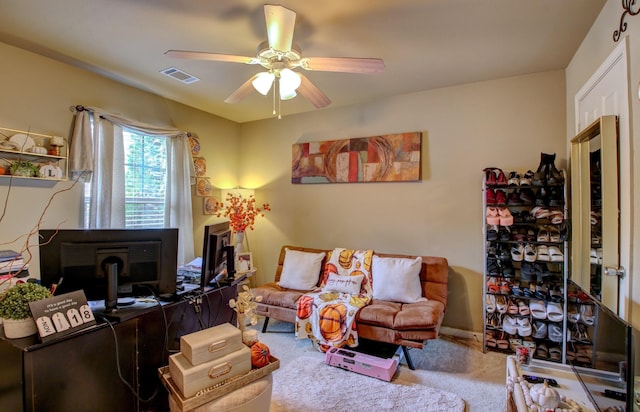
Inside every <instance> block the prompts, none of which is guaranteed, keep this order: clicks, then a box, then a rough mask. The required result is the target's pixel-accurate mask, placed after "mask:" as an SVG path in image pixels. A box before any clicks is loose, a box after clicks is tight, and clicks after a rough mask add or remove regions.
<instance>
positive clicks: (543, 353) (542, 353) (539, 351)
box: [533, 343, 549, 360]
mask: <svg viewBox="0 0 640 412" xmlns="http://www.w3.org/2000/svg"><path fill="white" fill-rule="evenodd" d="M533 356H535V357H536V358H537V359H545V360H546V359H549V349H547V345H545V344H544V343H541V344H540V345H538V346H537V347H536V351H535V352H534V355H533Z"/></svg>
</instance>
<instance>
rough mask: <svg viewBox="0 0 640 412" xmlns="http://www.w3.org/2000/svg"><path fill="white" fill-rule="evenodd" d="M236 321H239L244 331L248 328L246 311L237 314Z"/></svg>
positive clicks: (240, 327)
mask: <svg viewBox="0 0 640 412" xmlns="http://www.w3.org/2000/svg"><path fill="white" fill-rule="evenodd" d="M236 321H237V322H238V329H240V331H242V332H244V331H245V329H246V328H247V315H245V314H244V313H238V314H236Z"/></svg>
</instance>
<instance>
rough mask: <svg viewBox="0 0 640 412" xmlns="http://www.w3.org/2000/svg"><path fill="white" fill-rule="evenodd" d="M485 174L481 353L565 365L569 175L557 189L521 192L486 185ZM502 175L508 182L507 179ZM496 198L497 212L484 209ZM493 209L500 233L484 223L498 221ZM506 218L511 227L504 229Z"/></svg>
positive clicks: (554, 186)
mask: <svg viewBox="0 0 640 412" xmlns="http://www.w3.org/2000/svg"><path fill="white" fill-rule="evenodd" d="M486 170H487V169H485V172H484V174H483V179H482V206H483V207H482V211H483V216H482V218H483V221H484V224H483V238H484V242H483V245H484V253H483V256H484V265H483V266H484V278H483V279H484V287H483V307H484V314H485V322H484V331H483V332H484V339H483V348H484V351H485V352H486V351H500V352H504V353H511V354H513V353H514V352H515V351H516V348H517V347H518V346H525V347H528V348H530V351H531V352H532V353H533V358H534V359H541V360H545V361H551V362H558V363H565V362H566V348H567V335H568V334H567V326H568V325H567V277H568V264H567V263H568V256H569V255H568V252H569V251H568V242H567V239H568V236H569V229H568V224H567V218H568V209H567V201H566V199H567V179H566V172H565V171H564V170H560V171H559V172H560V173H561V175H562V177H564V179H562V181H561V182H557V183H555V184H547V183H546V181H544V184H543V185H542V186H540V185H534V184H531V185H523V186H521V185H520V184H511V185H509V184H504V183H503V184H498V183H496V184H493V183H488V182H487V172H486ZM495 170H496V173H499V171H500V169H495ZM491 173H494V172H493V171H491ZM503 173H505V177H506V179H507V181H508V180H509V174H510V171H504V172H503ZM496 176H497V175H496ZM517 180H518V182H520V181H521V180H520V179H517ZM538 183H539V182H538ZM489 192H491V193H489ZM500 192H501V193H502V194H501V195H499V197H500V199H497V200H502V201H503V202H499V203H501V204H498V202H488V200H487V199H488V197H489V198H492V199H493V198H496V196H498V193H500ZM551 200H553V201H551ZM502 203H504V204H502ZM494 209H495V210H497V211H499V212H500V214H506V215H507V216H506V217H505V218H504V219H503V218H502V217H499V221H500V223H505V225H501V224H498V225H495V226H494V225H493V224H489V223H488V220H491V222H494V221H495V217H494V216H493V214H494ZM505 209H506V210H508V211H509V212H508V213H506V212H505ZM509 214H510V215H511V216H512V217H513V223H512V224H508V223H510V219H509V217H508V215H509ZM488 215H491V216H492V217H491V218H488ZM512 252H513V253H512ZM558 252H560V253H558Z"/></svg>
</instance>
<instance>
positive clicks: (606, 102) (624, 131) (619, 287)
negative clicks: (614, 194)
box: [575, 37, 632, 319]
mask: <svg viewBox="0 0 640 412" xmlns="http://www.w3.org/2000/svg"><path fill="white" fill-rule="evenodd" d="M627 66H628V63H627V38H626V37H625V38H623V39H622V40H621V41H620V43H618V45H617V46H616V48H615V49H614V50H613V52H612V53H611V54H610V55H609V57H608V58H607V59H606V60H605V61H604V63H603V64H602V65H601V66H600V67H599V68H598V70H597V71H596V72H595V73H594V74H593V76H591V78H590V79H589V80H588V81H587V83H586V84H585V85H584V86H583V87H582V88H581V89H580V91H579V92H578V93H577V94H576V96H575V110H576V130H575V132H576V134H578V133H579V132H580V131H581V130H583V129H584V128H585V127H587V126H588V125H590V124H591V123H592V122H593V121H594V120H596V119H597V118H599V117H600V116H604V115H616V116H618V138H619V140H618V159H619V186H618V193H619V207H620V216H619V227H620V231H619V238H618V239H617V240H618V248H615V249H619V253H617V252H618V251H616V250H614V251H613V252H612V253H613V254H614V256H611V255H610V257H609V259H608V261H606V262H604V263H605V264H604V265H603V266H608V267H612V266H616V267H622V268H624V269H625V270H626V275H625V276H623V277H621V278H618V277H616V276H604V275H603V277H602V288H603V290H604V289H605V288H606V289H607V290H608V291H609V293H608V294H607V295H605V294H604V293H603V303H605V305H607V306H608V307H609V308H612V309H615V308H617V309H618V314H619V315H621V316H622V317H623V318H625V319H629V317H630V312H631V307H630V306H629V305H628V304H627V302H629V301H630V293H631V279H630V278H631V276H630V275H629V274H630V273H632V272H631V263H630V256H631V235H632V233H631V219H630V217H631V193H632V190H631V183H630V182H631V149H630V136H629V79H628V69H627ZM605 247H606V246H605ZM618 291H619V293H618ZM605 296H606V297H605Z"/></svg>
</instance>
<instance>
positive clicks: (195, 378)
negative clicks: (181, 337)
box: [169, 345, 251, 398]
mask: <svg viewBox="0 0 640 412" xmlns="http://www.w3.org/2000/svg"><path fill="white" fill-rule="evenodd" d="M250 370H251V351H250V350H249V348H247V347H246V346H244V345H242V347H241V348H240V349H238V350H237V351H235V352H231V353H229V354H227V355H225V356H223V357H221V358H218V359H214V360H211V361H208V362H205V363H201V364H199V365H192V364H191V362H189V360H188V359H187V358H186V357H185V356H184V355H183V354H181V353H176V354H174V355H171V356H169V373H170V374H171V377H172V378H173V381H174V382H175V384H176V386H177V387H178V388H179V389H180V391H181V392H182V394H183V395H184V396H185V397H187V398H188V397H190V396H193V395H195V394H196V393H198V391H200V390H202V389H205V388H208V387H210V386H213V385H215V384H217V383H218V382H222V381H224V380H227V379H229V378H232V377H234V376H238V375H242V374H245V373H247V372H249V371H250Z"/></svg>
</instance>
